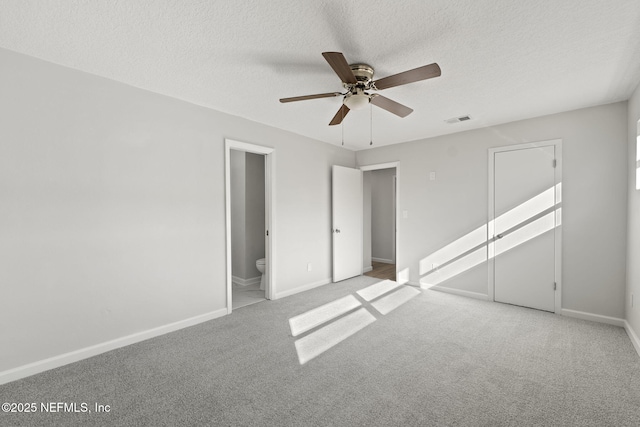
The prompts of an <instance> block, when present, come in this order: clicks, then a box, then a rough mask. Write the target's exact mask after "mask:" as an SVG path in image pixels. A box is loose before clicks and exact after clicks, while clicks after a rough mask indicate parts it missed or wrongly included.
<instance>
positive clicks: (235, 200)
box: [229, 150, 247, 279]
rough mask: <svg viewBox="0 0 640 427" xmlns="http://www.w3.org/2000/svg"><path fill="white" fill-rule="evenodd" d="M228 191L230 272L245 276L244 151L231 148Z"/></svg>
mask: <svg viewBox="0 0 640 427" xmlns="http://www.w3.org/2000/svg"><path fill="white" fill-rule="evenodd" d="M229 164H230V169H231V170H230V178H231V182H230V186H229V188H230V190H231V191H230V193H231V194H229V201H230V203H231V274H232V275H233V276H236V277H241V278H243V279H244V278H245V277H246V264H247V263H246V259H245V254H246V252H247V251H246V243H247V239H246V226H245V212H246V209H245V199H246V191H245V188H246V182H245V181H246V171H245V165H246V161H245V153H244V152H243V151H237V150H231V153H230V159H229Z"/></svg>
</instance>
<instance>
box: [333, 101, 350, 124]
mask: <svg viewBox="0 0 640 427" xmlns="http://www.w3.org/2000/svg"><path fill="white" fill-rule="evenodd" d="M348 112H349V107H347V106H346V105H344V104H342V107H340V109H339V110H338V112H337V113H336V115H335V116H333V119H331V122H329V126H334V125H339V124H340V123H342V120H344V116H346V115H347V113H348Z"/></svg>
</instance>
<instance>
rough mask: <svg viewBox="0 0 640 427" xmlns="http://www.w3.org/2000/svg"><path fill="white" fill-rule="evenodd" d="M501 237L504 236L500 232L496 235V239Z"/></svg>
mask: <svg viewBox="0 0 640 427" xmlns="http://www.w3.org/2000/svg"><path fill="white" fill-rule="evenodd" d="M503 237H504V236H503V235H502V234H498V235H497V236H496V239H502V238H503Z"/></svg>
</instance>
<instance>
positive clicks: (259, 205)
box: [242, 153, 266, 279]
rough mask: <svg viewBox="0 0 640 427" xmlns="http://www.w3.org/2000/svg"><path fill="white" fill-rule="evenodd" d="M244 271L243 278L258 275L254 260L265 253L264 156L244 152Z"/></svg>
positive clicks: (262, 256)
mask: <svg viewBox="0 0 640 427" xmlns="http://www.w3.org/2000/svg"><path fill="white" fill-rule="evenodd" d="M245 159H246V167H245V177H246V180H245V185H246V187H245V189H246V192H245V230H246V232H245V239H246V240H245V251H246V252H245V265H246V267H245V272H244V274H245V275H244V276H242V278H243V279H251V278H253V277H260V275H261V273H260V272H259V271H258V269H257V268H256V261H257V260H258V259H260V258H264V255H265V231H266V230H265V206H264V201H265V199H264V188H265V187H264V178H265V176H264V156H263V155H260V154H254V153H245Z"/></svg>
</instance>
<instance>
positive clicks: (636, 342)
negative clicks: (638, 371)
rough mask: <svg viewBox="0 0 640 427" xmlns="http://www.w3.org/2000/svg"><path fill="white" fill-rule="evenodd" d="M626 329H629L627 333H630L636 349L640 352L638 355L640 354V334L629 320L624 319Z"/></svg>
mask: <svg viewBox="0 0 640 427" xmlns="http://www.w3.org/2000/svg"><path fill="white" fill-rule="evenodd" d="M624 330H625V331H627V335H629V339H630V340H631V343H632V344H633V347H635V349H636V351H637V352H638V356H640V339H639V338H638V335H637V334H636V333H635V331H634V330H633V328H632V327H631V325H630V324H629V322H627V321H626V320H625V321H624Z"/></svg>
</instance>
